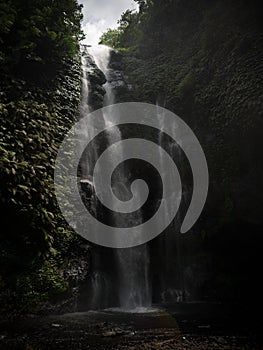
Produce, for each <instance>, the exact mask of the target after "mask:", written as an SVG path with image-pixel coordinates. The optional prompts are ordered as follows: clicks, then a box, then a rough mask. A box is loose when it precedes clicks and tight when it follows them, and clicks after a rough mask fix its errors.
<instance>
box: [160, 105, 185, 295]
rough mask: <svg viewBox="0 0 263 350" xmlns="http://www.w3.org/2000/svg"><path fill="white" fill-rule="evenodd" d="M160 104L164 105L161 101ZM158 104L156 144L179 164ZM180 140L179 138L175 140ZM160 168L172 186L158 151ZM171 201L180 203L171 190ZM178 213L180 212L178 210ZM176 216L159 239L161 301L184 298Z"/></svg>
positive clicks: (178, 153)
mask: <svg viewBox="0 0 263 350" xmlns="http://www.w3.org/2000/svg"><path fill="white" fill-rule="evenodd" d="M162 105H165V103H164V102H163V103H162ZM159 106H160V104H159V102H158V101H157V103H156V108H157V113H156V115H157V118H158V122H159V130H160V131H161V132H159V134H158V144H159V145H160V146H161V148H160V149H165V148H166V149H167V151H168V152H169V154H170V155H171V157H172V158H173V159H174V160H175V161H176V163H177V164H181V163H182V161H181V155H182V153H181V148H180V145H179V144H176V143H174V142H169V141H167V140H166V139H165V137H164V133H163V125H164V118H165V115H163V113H162V109H161V108H159ZM173 134H174V139H176V137H175V135H176V129H175V130H173ZM177 141H178V142H180V140H177ZM160 163H161V166H160V168H161V169H162V173H163V176H164V179H165V180H164V181H166V182H167V183H170V185H169V187H170V188H173V181H174V179H173V177H172V176H171V174H170V173H167V170H166V167H165V164H164V162H163V158H162V154H161V152H160ZM171 196H172V199H171V202H173V203H177V204H178V205H179V204H180V201H181V198H180V196H178V194H177V193H175V192H171ZM169 210H171V208H170V207H169V205H168V206H166V210H165V212H166V213H167V214H168V212H169ZM179 213H180V212H179ZM179 213H178V215H177V216H176V218H175V220H174V221H173V225H172V231H168V232H166V235H165V237H163V239H162V240H161V244H160V255H161V261H162V269H163V273H162V274H161V281H160V289H161V299H162V301H163V302H170V301H182V300H183V299H184V294H185V291H184V286H183V278H182V276H181V273H180V272H181V270H182V264H181V251H180V239H179V237H180V227H181V218H180V215H179Z"/></svg>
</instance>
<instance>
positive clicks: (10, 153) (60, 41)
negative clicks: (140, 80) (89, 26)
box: [0, 0, 82, 311]
mask: <svg viewBox="0 0 263 350" xmlns="http://www.w3.org/2000/svg"><path fill="white" fill-rule="evenodd" d="M81 18H82V15H81V7H80V6H79V5H78V4H77V2H76V1H75V0H70V1H69V0H65V1H61V0H60V1H51V0H50V1H49V0H37V1H34V2H32V1H29V0H25V1H19V0H9V1H1V2H0V19H1V21H0V22H1V26H0V34H1V37H0V60H1V61H0V66H1V72H0V80H1V84H2V90H1V101H0V113H1V124H0V155H1V158H0V166H1V175H0V181H1V192H0V208H1V213H2V215H3V222H2V229H1V237H0V241H1V242H0V250H1V255H0V265H1V270H0V299H1V301H2V303H1V304H2V305H1V307H2V308H4V309H7V308H8V306H9V307H10V308H11V309H12V308H14V305H16V306H15V308H16V309H17V310H19V309H22V310H24V311H26V310H27V308H29V307H30V306H32V305H33V304H36V302H37V301H39V300H38V299H39V298H40V297H41V295H42V297H43V299H45V298H47V295H48V294H49V293H51V294H52V293H55V292H57V293H59V292H61V291H64V290H65V288H66V282H65V281H64V280H63V278H62V275H61V272H60V271H59V266H60V265H61V264H62V262H63V256H64V255H65V252H66V251H67V249H68V248H69V244H70V242H72V241H74V240H75V235H74V234H73V233H72V232H71V230H70V229H69V227H68V226H67V225H66V224H65V222H64V220H63V217H62V215H61V213H60V211H59V209H58V207H57V204H56V199H55V194H54V188H53V169H54V163H55V158H56V153H57V150H58V147H59V145H60V142H61V140H62V139H63V136H64V135H65V133H66V132H67V131H68V129H69V128H70V127H71V125H72V123H73V122H74V120H75V118H76V115H77V109H78V104H79V92H80V91H79V87H80V66H79V59H78V55H77V54H78V40H79V38H80V37H81V36H82V33H81V30H80V20H81ZM63 254H64V255H63Z"/></svg>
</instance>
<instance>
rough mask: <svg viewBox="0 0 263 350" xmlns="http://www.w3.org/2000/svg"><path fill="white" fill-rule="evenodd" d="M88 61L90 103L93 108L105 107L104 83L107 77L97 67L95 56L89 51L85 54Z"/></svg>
mask: <svg viewBox="0 0 263 350" xmlns="http://www.w3.org/2000/svg"><path fill="white" fill-rule="evenodd" d="M84 57H85V59H86V63H87V68H88V70H87V78H88V82H89V97H88V104H89V105H90V106H91V108H92V109H93V110H96V109H99V108H102V107H103V99H104V95H105V89H104V88H103V84H105V83H106V77H105V75H104V74H103V72H102V71H101V70H100V69H99V68H98V67H97V65H96V64H95V61H94V59H93V57H92V56H91V55H90V54H89V53H87V52H86V53H85V55H84Z"/></svg>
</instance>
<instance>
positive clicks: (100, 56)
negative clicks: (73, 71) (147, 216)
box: [81, 45, 151, 310]
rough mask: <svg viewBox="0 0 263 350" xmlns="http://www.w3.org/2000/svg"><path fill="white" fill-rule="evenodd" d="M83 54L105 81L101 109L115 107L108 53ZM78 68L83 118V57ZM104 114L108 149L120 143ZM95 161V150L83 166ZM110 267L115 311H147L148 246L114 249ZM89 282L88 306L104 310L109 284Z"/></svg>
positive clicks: (122, 191) (101, 49) (117, 182)
mask: <svg viewBox="0 0 263 350" xmlns="http://www.w3.org/2000/svg"><path fill="white" fill-rule="evenodd" d="M86 50H87V52H86V54H89V55H91V56H92V58H93V59H94V61H95V63H96V65H97V67H98V68H99V69H100V70H101V71H102V72H103V73H104V75H105V77H106V80H107V82H106V83H105V84H104V86H103V87H104V89H105V92H106V93H105V97H104V106H110V105H112V104H114V103H115V95H114V84H116V76H117V79H118V80H119V79H120V76H119V74H118V72H116V71H114V70H112V69H110V68H109V60H110V54H111V49H110V48H109V47H107V46H103V45H100V46H95V47H90V48H86ZM82 65H83V78H82V102H81V116H84V114H85V113H88V112H89V111H90V110H91V109H90V106H88V88H89V81H88V75H87V69H88V67H87V65H88V62H87V59H85V56H84V57H83V59H82ZM108 113H111V109H110V108H109V109H107V111H105V112H104V113H103V119H104V124H105V127H106V128H108V129H107V131H106V138H107V141H106V142H107V145H112V144H114V143H115V142H118V141H121V140H122V135H121V131H120V129H119V128H118V127H114V128H110V127H111V124H110V122H109V121H108V116H109V115H108ZM114 117H116V118H118V117H119V116H117V115H116V116H114ZM84 132H87V133H88V132H89V133H92V132H93V131H92V130H90V129H89V130H85V131H84ZM116 152H120V150H119V149H117V148H116V151H114V148H113V152H112V153H111V154H112V155H111V157H112V159H109V162H111V161H112V162H114V158H115V157H118V156H119V153H118V154H117V153H116ZM97 157H98V154H97V153H96V149H94V150H92V152H89V155H88V156H87V157H86V158H85V163H89V164H92V163H93V162H94V159H96V158H97ZM89 164H83V166H82V168H83V169H84V173H85V175H83V177H84V178H85V179H82V180H81V181H82V182H83V181H91V182H92V179H90V173H91V170H90V169H89ZM127 166H128V165H127ZM127 166H126V165H122V166H121V167H119V169H118V171H117V172H116V176H115V177H114V182H113V184H112V185H113V189H114V192H115V195H116V196H119V197H120V198H123V197H125V195H126V194H127V193H128V192H129V189H128V186H129V184H128V183H127V178H126V175H127V174H128V173H129V171H130V169H129V168H127ZM84 173H83V174H84ZM125 174H126V175H125ZM89 179H90V180H89ZM95 206H96V204H95ZM94 211H96V208H94ZM123 220H124V219H123V217H122V216H119V215H118V213H116V214H113V215H112V218H111V221H112V222H113V224H116V226H118V227H122V226H123V225H124V224H125V222H122V221H123ZM133 221H134V222H131V223H130V224H131V225H134V224H137V225H138V224H140V223H141V222H142V213H140V212H139V213H138V214H137V215H136V216H135V217H134V219H133ZM123 227H124V226H123ZM110 263H111V265H112V267H113V269H114V268H115V270H116V274H117V288H116V287H115V290H116V293H117V298H116V299H117V303H118V305H117V307H119V308H121V309H123V310H131V309H134V310H140V309H143V308H145V307H149V306H150V305H151V286H150V277H149V263H150V261H149V251H148V246H147V245H146V244H145V245H141V246H138V247H134V248H126V249H114V253H113V260H112V261H111V262H110ZM95 265H96V263H95ZM97 265H99V264H97ZM113 274H114V272H113V273H112V274H111V275H113ZM109 278H110V277H109V276H108V279H109ZM92 281H93V282H92V289H93V297H92V300H93V301H92V306H93V307H98V308H101V307H105V300H106V299H107V298H106V294H107V293H109V291H107V288H108V287H107V286H108V285H109V284H110V283H111V281H107V278H105V276H104V274H103V272H101V271H98V270H95V271H93V277H92ZM102 293H104V298H102V297H101V294H102ZM102 299H103V300H104V303H103V305H98V304H100V302H99V300H102ZM106 304H107V303H106ZM109 306H111V305H109Z"/></svg>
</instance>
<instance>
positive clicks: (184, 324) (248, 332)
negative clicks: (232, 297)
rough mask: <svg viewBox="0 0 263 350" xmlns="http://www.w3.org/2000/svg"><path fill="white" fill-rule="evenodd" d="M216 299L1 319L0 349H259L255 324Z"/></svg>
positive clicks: (257, 329)
mask: <svg viewBox="0 0 263 350" xmlns="http://www.w3.org/2000/svg"><path fill="white" fill-rule="evenodd" d="M242 315H245V314H244V313H243V312H241V310H240V314H239V312H237V309H235V311H234V309H232V308H229V306H225V305H220V304H209V305H208V304H203V303H181V304H176V305H166V306H162V307H158V306H154V307H152V308H148V309H136V310H132V311H124V310H119V309H107V310H101V311H87V312H74V313H68V314H62V315H27V316H23V317H19V318H12V319H11V318H10V319H1V322H0V349H5V350H9V349H14V350H16V349H25V350H44V349H45V350H47V349H51V350H52V349H66V350H68V349H74V350H78V349H95V350H96V349H98V350H101V349H105V350H106V349H115V350H118V349H129V350H137V349H139V350H140V349H153V350H155V349H164V350H165V349H178V350H181V349H193V350H194V349H200V350H201V349H207V350H208V349H240V350H241V349H247V350H252V349H262V348H263V347H262V345H263V342H262V336H261V334H262V329H261V323H260V322H258V321H257V320H256V319H251V318H250V319H246V317H245V316H244V318H242Z"/></svg>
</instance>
